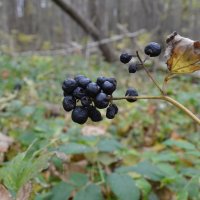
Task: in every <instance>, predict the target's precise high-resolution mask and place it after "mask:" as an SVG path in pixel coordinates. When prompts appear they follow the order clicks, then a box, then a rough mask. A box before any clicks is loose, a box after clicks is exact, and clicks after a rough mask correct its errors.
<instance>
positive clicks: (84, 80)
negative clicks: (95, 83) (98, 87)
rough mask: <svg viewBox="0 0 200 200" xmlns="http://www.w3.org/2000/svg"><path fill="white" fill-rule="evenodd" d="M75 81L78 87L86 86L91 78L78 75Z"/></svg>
mask: <svg viewBox="0 0 200 200" xmlns="http://www.w3.org/2000/svg"><path fill="white" fill-rule="evenodd" d="M77 83H78V85H79V86H80V87H82V88H86V87H87V85H88V84H89V83H91V80H90V79H89V78H87V77H80V78H79V79H78V81H77Z"/></svg>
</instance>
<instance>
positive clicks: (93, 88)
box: [86, 82, 101, 97]
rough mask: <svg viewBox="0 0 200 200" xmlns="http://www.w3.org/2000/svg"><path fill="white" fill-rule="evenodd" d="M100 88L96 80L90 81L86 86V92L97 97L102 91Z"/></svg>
mask: <svg viewBox="0 0 200 200" xmlns="http://www.w3.org/2000/svg"><path fill="white" fill-rule="evenodd" d="M100 90H101V88H100V87H99V86H98V85H97V84H96V83H94V82H92V83H89V84H88V86H87V88H86V92H87V94H88V95H89V96H90V97H95V96H96V95H97V94H98V93H99V92H100Z"/></svg>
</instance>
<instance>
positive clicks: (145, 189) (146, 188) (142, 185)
mask: <svg viewBox="0 0 200 200" xmlns="http://www.w3.org/2000/svg"><path fill="white" fill-rule="evenodd" d="M136 186H137V187H138V188H139V189H140V190H141V191H142V196H143V197H144V198H147V197H148V195H149V193H150V192H151V184H150V183H149V182H148V181H147V180H146V179H144V178H141V179H138V180H136Z"/></svg>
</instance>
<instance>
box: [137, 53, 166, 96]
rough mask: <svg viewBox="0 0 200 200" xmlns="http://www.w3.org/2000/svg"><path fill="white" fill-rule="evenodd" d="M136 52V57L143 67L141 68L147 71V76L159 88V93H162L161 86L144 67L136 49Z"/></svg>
mask: <svg viewBox="0 0 200 200" xmlns="http://www.w3.org/2000/svg"><path fill="white" fill-rule="evenodd" d="M136 54H137V58H138V60H139V61H140V64H141V66H142V67H143V69H144V70H145V72H146V73H147V75H148V76H149V78H150V79H151V80H152V81H153V83H154V84H155V86H156V87H157V88H158V89H159V90H160V92H161V94H163V95H164V91H163V90H162V88H161V87H160V86H159V84H158V82H157V81H156V80H155V79H154V78H153V76H152V75H151V74H150V72H149V71H148V70H147V69H146V67H145V66H144V62H143V61H142V59H141V57H140V55H139V53H138V51H136Z"/></svg>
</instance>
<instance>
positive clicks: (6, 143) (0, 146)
mask: <svg viewBox="0 0 200 200" xmlns="http://www.w3.org/2000/svg"><path fill="white" fill-rule="evenodd" d="M13 142H14V140H13V139H12V138H10V137H8V136H6V135H4V134H2V133H0V153H5V152H7V151H8V148H9V147H10V145H11V144H12V143H13Z"/></svg>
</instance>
